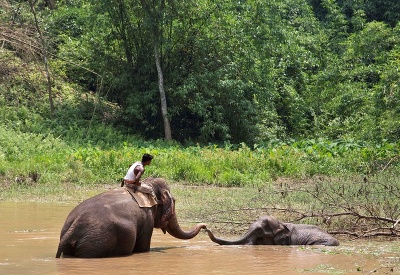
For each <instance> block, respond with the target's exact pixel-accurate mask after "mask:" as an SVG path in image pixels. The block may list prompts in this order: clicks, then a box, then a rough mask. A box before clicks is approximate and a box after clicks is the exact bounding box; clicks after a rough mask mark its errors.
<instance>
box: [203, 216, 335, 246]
mask: <svg viewBox="0 0 400 275" xmlns="http://www.w3.org/2000/svg"><path fill="white" fill-rule="evenodd" d="M206 231H207V233H208V236H209V237H210V239H211V240H212V241H213V242H216V243H218V244H221V245H327V246H337V245H339V242H338V240H337V239H335V238H334V237H332V236H331V235H329V234H328V233H327V232H325V231H323V230H322V229H321V228H319V227H318V226H315V225H308V224H293V223H283V222H280V221H279V220H277V219H276V218H275V217H273V216H263V217H260V218H259V219H258V220H256V221H255V222H254V223H252V224H251V225H250V227H249V229H248V230H247V232H246V234H245V235H244V236H243V237H242V238H240V239H238V240H235V241H228V240H223V239H220V238H217V237H215V236H214V234H213V233H212V232H211V231H210V230H209V229H206Z"/></svg>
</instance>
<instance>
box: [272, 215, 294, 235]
mask: <svg viewBox="0 0 400 275" xmlns="http://www.w3.org/2000/svg"><path fill="white" fill-rule="evenodd" d="M268 224H269V227H270V228H271V229H272V232H273V233H274V235H275V236H276V235H278V234H282V233H288V232H289V229H288V228H287V226H286V225H284V224H283V223H282V222H280V221H279V220H278V219H277V218H275V217H273V216H269V217H268Z"/></svg>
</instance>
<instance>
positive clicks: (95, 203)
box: [68, 187, 134, 219]
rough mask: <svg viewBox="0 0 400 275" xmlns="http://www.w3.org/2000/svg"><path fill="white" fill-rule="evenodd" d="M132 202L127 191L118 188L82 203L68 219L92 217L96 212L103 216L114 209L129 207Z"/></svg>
mask: <svg viewBox="0 0 400 275" xmlns="http://www.w3.org/2000/svg"><path fill="white" fill-rule="evenodd" d="M133 202H134V201H133V198H132V196H131V195H130V194H129V193H128V191H127V190H126V189H125V188H122V187H119V188H116V189H112V190H108V191H106V192H103V193H101V194H98V195H96V196H94V197H91V198H88V199H86V200H84V201H82V202H81V203H80V204H78V205H77V206H76V207H75V208H74V209H73V210H72V211H71V213H70V214H69V218H68V219H76V217H78V216H82V215H92V214H95V213H98V212H100V213H102V214H103V215H104V214H106V213H107V212H112V211H115V209H116V208H119V207H126V206H128V205H131V204H132V203H133Z"/></svg>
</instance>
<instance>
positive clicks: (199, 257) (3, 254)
mask: <svg viewBox="0 0 400 275" xmlns="http://www.w3.org/2000/svg"><path fill="white" fill-rule="evenodd" d="M74 206H75V205H60V204H44V203H0V209H1V211H0V220H1V224H0V274H65V275H66V274H85V275H90V274H112V275H117V274H189V273H190V274H395V273H400V267H399V266H400V241H384V242H378V241H367V240H363V241H343V240H341V245H340V246H339V247H321V246H309V247H305V246H219V245H217V244H214V243H212V242H211V241H210V240H209V239H208V237H207V235H206V233H204V232H201V233H200V234H199V235H198V236H197V237H196V238H194V239H192V240H187V241H185V240H178V239H175V238H173V237H171V236H169V235H164V234H163V233H162V232H161V230H159V229H156V230H155V231H154V234H153V238H152V243H151V251H150V252H148V253H142V254H134V255H131V256H127V257H119V258H105V259H74V258H61V259H56V258H55V254H56V250H57V246H58V241H59V234H60V231H61V228H62V226H63V223H64V221H65V218H66V216H67V215H68V213H69V212H70V211H71V210H72V208H73V207H74ZM183 227H184V226H183ZM215 233H217V232H215ZM339 239H340V238H339Z"/></svg>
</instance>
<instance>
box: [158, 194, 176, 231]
mask: <svg viewBox="0 0 400 275" xmlns="http://www.w3.org/2000/svg"><path fill="white" fill-rule="evenodd" d="M161 202H162V210H161V229H162V231H163V232H164V233H165V232H166V228H167V224H168V221H169V220H170V219H171V218H172V217H173V216H174V215H175V202H174V198H173V197H172V196H171V194H170V193H169V192H168V190H164V191H163V192H162V194H161Z"/></svg>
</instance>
